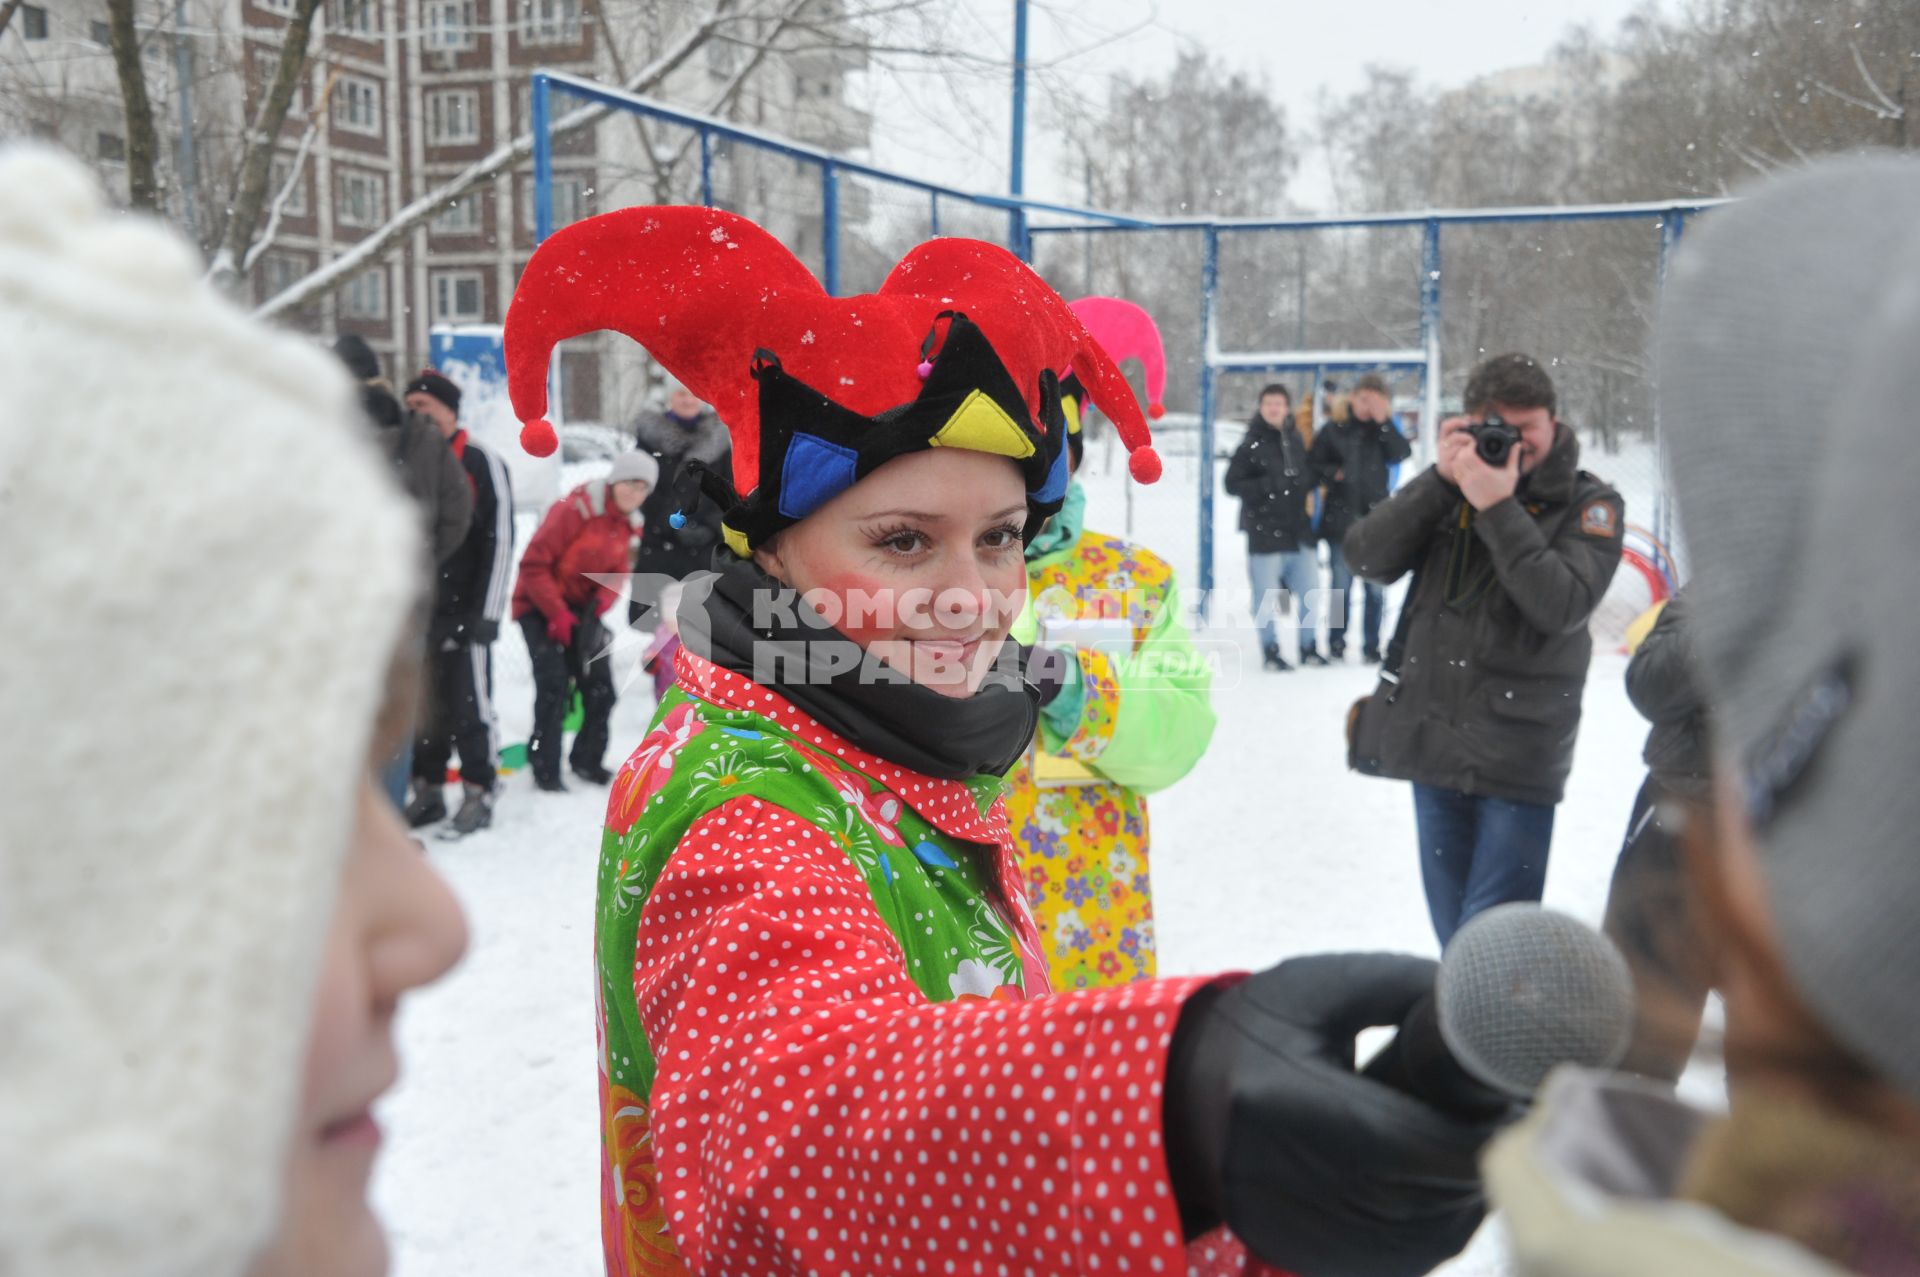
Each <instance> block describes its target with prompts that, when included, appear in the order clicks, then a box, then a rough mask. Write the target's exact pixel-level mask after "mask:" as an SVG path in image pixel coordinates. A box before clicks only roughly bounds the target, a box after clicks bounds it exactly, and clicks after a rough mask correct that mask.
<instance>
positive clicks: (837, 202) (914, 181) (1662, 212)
mask: <svg viewBox="0 0 1920 1277" xmlns="http://www.w3.org/2000/svg"><path fill="white" fill-rule="evenodd" d="M1018 56H1019V55H1018V54H1016V57H1018ZM555 93H562V94H565V95H566V96H567V97H568V98H570V99H577V100H579V101H581V102H585V103H597V104H600V105H603V106H606V107H609V108H611V109H613V110H616V111H624V112H628V113H631V114H634V115H638V116H642V117H644V118H648V119H652V120H656V121H660V122H663V123H667V124H672V125H676V126H679V127H682V128H686V129H691V130H693V131H694V132H695V133H696V134H697V135H698V141H699V158H700V198H701V200H702V202H704V203H705V204H708V205H710V206H711V205H713V204H714V202H715V191H714V180H713V165H714V158H715V157H714V145H713V144H714V141H715V139H721V140H724V141H725V142H727V143H729V144H730V145H732V146H736V147H746V148H749V149H752V150H757V151H760V152H763V153H765V154H769V155H775V156H781V157H784V158H786V159H788V160H792V161H794V162H796V163H799V164H803V165H812V166H815V167H816V168H817V169H818V170H819V173H820V215H821V230H822V234H821V240H822V243H821V250H822V251H821V265H822V269H821V282H822V283H823V284H824V285H825V286H826V288H827V291H829V292H832V293H838V292H839V291H840V282H841V281H840V276H841V251H840V238H841V236H840V230H841V228H840V214H841V182H842V179H843V177H846V176H854V177H858V178H861V179H864V180H866V181H869V182H872V183H875V184H878V185H879V186H882V187H892V188H897V189H899V190H902V191H911V192H917V193H918V194H921V195H924V196H925V197H926V200H927V223H928V226H929V227H930V232H931V234H934V235H939V234H941V233H942V227H941V222H942V217H941V213H942V208H943V203H944V204H945V205H958V206H962V207H966V208H972V209H977V210H984V211H990V212H993V213H995V214H1004V215H1005V216H1006V219H1007V221H1006V228H1007V229H1006V232H1005V242H1006V244H1007V245H1008V247H1009V248H1011V249H1012V250H1013V251H1014V252H1016V253H1018V254H1019V255H1020V256H1021V257H1022V258H1025V259H1027V260H1029V261H1030V260H1032V255H1033V249H1034V244H1035V240H1036V238H1037V237H1039V236H1044V235H1129V234H1142V233H1150V232H1166V231H1197V232H1200V233H1201V234H1202V235H1203V237H1204V252H1203V257H1202V268H1201V278H1200V280H1199V288H1200V294H1201V319H1200V346H1201V349H1200V360H1199V366H1200V385H1199V387H1198V400H1199V417H1200V420H1199V434H1200V456H1201V457H1202V458H1203V459H1208V460H1209V464H1202V465H1201V466H1200V467H1199V472H1200V473H1199V493H1198V498H1199V502H1198V504H1199V512H1198V513H1199V527H1198V532H1199V546H1200V561H1199V564H1198V565H1197V566H1198V571H1197V573H1196V580H1197V583H1198V586H1199V589H1200V591H1201V595H1202V597H1203V598H1204V597H1206V596H1207V595H1209V594H1211V592H1212V590H1213V586H1214V545H1213V523H1214V474H1213V468H1212V465H1211V464H1210V459H1211V458H1212V456H1213V450H1214V409H1215V394H1216V382H1217V380H1218V378H1219V376H1220V375H1222V374H1225V373H1249V372H1281V371H1292V372H1311V373H1313V374H1314V375H1315V377H1316V379H1317V381H1316V384H1317V382H1318V381H1323V380H1324V379H1325V375H1326V374H1327V373H1329V372H1333V371H1380V372H1417V373H1418V374H1419V375H1420V377H1421V383H1422V393H1423V399H1424V404H1425V409H1424V413H1423V419H1424V420H1425V421H1426V422H1427V423H1434V422H1436V421H1437V420H1438V418H1439V411H1440V386H1441V346H1440V337H1441V327H1440V324H1441V315H1442V299H1443V289H1442V282H1443V273H1442V269H1443V268H1442V258H1441V236H1442V231H1443V229H1444V228H1446V227H1450V226H1472V225H1495V224H1518V223H1547V222H1555V223H1568V222H1602V221H1620V220H1634V219H1641V220H1645V221H1648V222H1651V223H1653V224H1654V225H1655V226H1656V227H1657V228H1658V230H1659V236H1660V237H1659V241H1658V250H1657V251H1658V273H1657V277H1664V274H1665V270H1666V259H1667V255H1668V254H1669V253H1670V252H1671V250H1672V249H1673V248H1674V246H1676V245H1677V244H1678V243H1679V241H1680V237H1681V234H1682V233H1683V231H1684V229H1685V225H1686V220H1687V218H1688V217H1689V216H1691V215H1692V214H1694V213H1697V212H1700V211H1702V210H1704V209H1706V208H1709V207H1712V206H1713V205H1714V204H1717V203H1719V202H1720V201H1717V200H1706V201H1697V200H1668V201H1656V202H1650V203H1634V204H1595V205H1563V206H1538V207H1527V208H1476V209H1447V210H1426V211H1421V212H1407V213H1375V214H1354V215H1339V216H1328V217H1292V218H1269V219H1260V218H1157V217H1143V216H1137V215H1134V214H1129V213H1116V212H1112V211H1108V210H1103V209H1093V208H1084V207H1080V206H1076V205H1071V204H1062V203H1057V202H1053V201H1048V200H1035V199H1029V198H1026V197H1025V196H1024V195H1021V194H1019V193H1018V191H1017V190H1016V193H1015V194H1013V195H998V194H991V193H987V192H982V191H972V190H966V189H963V188H960V187H955V186H950V185H945V184H942V183H939V182H930V181H927V180H925V179H922V178H915V177H909V176H906V175H904V174H901V173H896V172H893V171H891V170H888V169H883V168H879V167H877V166H875V165H872V164H866V163H862V162H860V161H858V160H853V159H849V158H847V157H845V156H842V155H837V154H834V153H832V152H830V151H827V150H823V149H821V148H819V147H814V146H809V145H806V144H804V143H800V142H794V141H790V140H788V139H785V138H782V137H779V136H776V135H774V134H771V133H767V132H763V131H760V130H757V129H753V128H749V127H746V126H744V125H740V124H735V123H732V122H730V121H725V120H719V119H714V118H712V117H710V116H704V115H700V114H697V113H695V112H691V111H686V110H683V109H681V108H678V107H674V106H670V105H668V104H666V103H664V102H658V101H655V100H653V99H651V98H647V97H642V96H640V95H638V94H633V93H628V92H625V91H623V90H621V89H617V88H612V87H609V86H607V85H603V84H599V83H597V82H595V81H592V80H587V79H582V78H580V77H578V76H572V75H567V74H564V73H561V72H554V71H540V72H536V73H535V74H534V76H533V85H532V126H533V135H534V145H533V168H534V198H533V216H534V234H535V240H536V242H538V241H539V240H544V239H545V238H546V237H547V236H548V235H550V234H551V233H552V232H553V198H552V186H553V140H552V124H553V118H554V117H553V113H552V109H553V108H552V97H553V95H554V94H555ZM1015 136H1016V145H1018V132H1017V131H1016V135H1015ZM1036 216H1038V217H1041V218H1045V219H1049V220H1048V221H1047V222H1046V223H1045V224H1034V220H1033V219H1034V218H1035V217H1036ZM1388 227H1419V228H1420V230H1421V237H1422V242H1421V274H1420V280H1419V314H1420V330H1419V337H1420V344H1419V346H1418V347H1408V348H1405V349H1380V350H1332V349H1328V350H1271V351H1225V350H1221V349H1220V348H1219V346H1218V344H1217V333H1216V328H1217V325H1216V318H1215V308H1216V303H1217V300H1218V295H1219V290H1220V270H1219V259H1220V244H1221V240H1222V239H1223V237H1232V236H1245V235H1256V234H1295V235H1299V234H1311V233H1314V232H1325V231H1333V230H1351V229H1358V228H1388ZM1302 304H1303V305H1304V302H1303V303H1302ZM1433 433H1434V432H1433V431H1432V430H1431V429H1428V430H1426V431H1424V432H1423V437H1424V439H1425V446H1426V447H1428V448H1431V446H1432V439H1433ZM1663 487H1664V485H1663ZM1653 524H1654V527H1653V531H1654V534H1655V535H1656V536H1657V537H1658V538H1659V539H1660V540H1661V541H1663V542H1670V541H1671V534H1672V519H1671V515H1670V513H1669V511H1668V509H1667V503H1666V502H1665V501H1664V500H1662V501H1658V502H1657V503H1656V507H1655V510H1654V512H1653Z"/></svg>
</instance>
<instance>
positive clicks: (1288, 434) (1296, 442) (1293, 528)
mask: <svg viewBox="0 0 1920 1277" xmlns="http://www.w3.org/2000/svg"><path fill="white" fill-rule="evenodd" d="M1313 486H1314V480H1313V467H1312V466H1311V465H1310V464H1308V461H1307V444H1306V440H1304V439H1302V438H1301V437H1300V428H1299V427H1298V426H1296V425H1295V424H1294V422H1293V400H1292V396H1291V395H1290V394H1289V393H1288V391H1287V388H1286V387H1285V386H1283V385H1281V384H1280V383H1279V382H1274V383H1273V384H1272V385H1270V386H1267V387H1266V388H1264V389H1263V390H1261V392H1260V408H1259V411H1257V412H1255V413H1254V414H1253V418H1252V419H1251V420H1250V421H1248V422H1247V433H1246V434H1245V435H1244V436H1242V437H1241V440H1240V446H1239V447H1238V448H1236V449H1234V452H1233V460H1231V461H1229V462H1228V463H1227V478H1226V488H1227V494H1228V495H1229V496H1234V497H1238V498H1239V499H1240V530H1241V531H1242V532H1244V533H1246V534H1247V579H1248V581H1249V582H1250V583H1251V584H1252V586H1253V607H1254V616H1255V618H1256V620H1255V625H1256V627H1257V626H1258V623H1259V618H1261V617H1263V616H1264V617H1265V618H1266V622H1267V635H1266V641H1265V642H1264V643H1263V644H1262V645H1261V652H1262V655H1263V657H1264V659H1265V664H1266V667H1267V668H1268V669H1270V670H1286V669H1291V668H1293V667H1292V666H1290V665H1288V664H1287V661H1286V658H1285V657H1284V656H1282V655H1281V654H1280V629H1281V622H1282V620H1283V619H1291V617H1292V609H1293V604H1294V603H1295V602H1296V601H1297V602H1298V603H1299V605H1300V614H1301V617H1302V619H1303V620H1305V619H1306V618H1307V617H1309V616H1310V613H1309V612H1308V611H1307V596H1308V594H1309V593H1310V592H1311V591H1313V590H1315V589H1317V588H1319V585H1320V557H1319V546H1318V544H1317V542H1316V541H1315V540H1314V533H1313V516H1312V515H1311V514H1309V513H1308V512H1307V498H1308V497H1309V496H1310V495H1311V494H1312V492H1313ZM1281 589H1285V590H1286V594H1285V595H1284V596H1283V595H1280V594H1277V593H1276V591H1278V590H1281ZM1299 634H1300V660H1301V661H1302V662H1303V663H1305V662H1308V661H1319V654H1318V653H1317V652H1316V651H1315V650H1314V643H1313V628H1312V625H1311V622H1310V621H1309V622H1308V623H1307V625H1306V626H1305V628H1302V629H1301V630H1300V631H1299Z"/></svg>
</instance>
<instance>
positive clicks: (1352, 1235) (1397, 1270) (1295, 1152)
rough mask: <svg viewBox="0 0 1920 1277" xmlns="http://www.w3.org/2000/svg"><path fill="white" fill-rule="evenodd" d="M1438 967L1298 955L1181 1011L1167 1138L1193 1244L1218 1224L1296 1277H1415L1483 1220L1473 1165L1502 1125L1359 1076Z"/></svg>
mask: <svg viewBox="0 0 1920 1277" xmlns="http://www.w3.org/2000/svg"><path fill="white" fill-rule="evenodd" d="M1438 969H1439V968H1438V965H1437V964H1436V963H1433V962H1430V961H1428V960H1426V959H1424V958H1414V957H1408V956H1404V955H1400V954H1388V953H1346V954H1324V955H1316V956H1314V957H1307V958H1294V959H1292V960H1290V961H1287V962H1283V963H1281V964H1280V965H1279V966H1277V967H1274V968H1272V969H1271V970H1268V971H1263V972H1261V973H1260V974H1258V975H1255V976H1252V977H1250V978H1248V979H1246V980H1244V981H1242V982H1240V983H1239V984H1236V985H1232V986H1230V987H1226V988H1215V989H1208V990H1205V991H1203V992H1202V993H1201V994H1200V995H1198V996H1197V997H1195V998H1193V999H1190V1000H1189V1001H1188V1003H1187V1005H1186V1006H1185V1007H1184V1008H1183V1009H1182V1011H1181V1014H1180V1024H1179V1027H1178V1029H1177V1030H1176V1031H1175V1034H1174V1039H1173V1045H1172V1049H1171V1052H1170V1055H1169V1059H1168V1063H1167V1077H1166V1088H1165V1099H1164V1101H1163V1114H1164V1118H1163V1125H1164V1134H1165V1142H1166V1149H1167V1164H1168V1170H1169V1173H1170V1174H1171V1176H1172V1179H1173V1188H1174V1196H1175V1198H1176V1199H1177V1200H1178V1201H1179V1203H1180V1208H1181V1219H1182V1222H1183V1223H1184V1224H1185V1225H1186V1228H1187V1231H1188V1235H1189V1236H1195V1235H1197V1234H1198V1233H1200V1232H1203V1231H1205V1230H1206V1229H1208V1228H1211V1227H1213V1226H1214V1225H1215V1224H1217V1223H1220V1222H1223V1221H1224V1222H1225V1223H1226V1224H1227V1226H1228V1227H1229V1228H1231V1229H1232V1230H1233V1231H1234V1233H1235V1234H1236V1235H1237V1236H1238V1237H1239V1238H1240V1240H1242V1241H1243V1242H1245V1243H1246V1244H1247V1246H1248V1247H1249V1248H1250V1249H1251V1250H1252V1251H1253V1253H1254V1254H1256V1255H1257V1256H1259V1257H1260V1258H1261V1259H1262V1260H1263V1261H1265V1262H1266V1263H1268V1264H1271V1265H1274V1266H1275V1267H1279V1268H1284V1269H1287V1270H1288V1271H1290V1272H1293V1273H1295V1274H1298V1277H1414V1275H1415V1274H1420V1273H1425V1272H1427V1271H1429V1270H1430V1269H1432V1268H1433V1267H1434V1266H1435V1265H1437V1264H1439V1263H1441V1262H1443V1261H1445V1260H1447V1259H1449V1258H1451V1257H1452V1256H1454V1255H1456V1254H1458V1253H1459V1252H1460V1251H1461V1250H1462V1249H1463V1248H1464V1247H1465V1246H1466V1244H1467V1242H1468V1241H1470V1240H1471V1239H1472V1237H1473V1234H1474V1230H1475V1229H1477V1228H1478V1227H1479V1226H1480V1221H1481V1219H1482V1217H1483V1216H1484V1215H1485V1213H1486V1198H1485V1195H1484V1193H1483V1191H1482V1188H1481V1185H1480V1174H1479V1156H1480V1151H1481V1149H1482V1148H1484V1147H1485V1145H1486V1142H1487V1141H1488V1140H1489V1139H1491V1138H1492V1136H1493V1134H1494V1132H1495V1131H1496V1130H1497V1129H1498V1127H1497V1125H1495V1124H1492V1123H1487V1122H1481V1121H1475V1120H1470V1119H1467V1118H1463V1117H1457V1116H1454V1115H1450V1114H1447V1113H1443V1112H1440V1111H1439V1110H1437V1109H1434V1108H1432V1107H1430V1106H1428V1105H1427V1104H1425V1103H1423V1102H1422V1101H1420V1100H1416V1099H1414V1098H1413V1097H1411V1096H1408V1095H1403V1094H1401V1093H1400V1092H1398V1091H1395V1090H1393V1089H1391V1088H1389V1087H1387V1086H1385V1085H1383V1084H1381V1083H1379V1082H1375V1081H1373V1080H1372V1079H1370V1078H1365V1077H1361V1076H1360V1075H1359V1074H1357V1073H1356V1072H1355V1071H1354V1037H1355V1036H1356V1035H1357V1034H1358V1033H1359V1032H1360V1030H1362V1029H1365V1028H1371V1027H1374V1026H1376V1025H1396V1024H1398V1023H1399V1022H1400V1021H1401V1019H1402V1018H1403V1017H1404V1016H1405V1015H1406V1014H1407V1012H1408V1011H1409V1010H1410V1009H1412V1007H1413V1006H1414V1004H1415V1003H1417V1002H1419V1001H1420V999H1421V998H1423V997H1425V996H1427V995H1428V994H1430V993H1432V992H1433V981H1434V974H1435V972H1436V971H1437V970H1438Z"/></svg>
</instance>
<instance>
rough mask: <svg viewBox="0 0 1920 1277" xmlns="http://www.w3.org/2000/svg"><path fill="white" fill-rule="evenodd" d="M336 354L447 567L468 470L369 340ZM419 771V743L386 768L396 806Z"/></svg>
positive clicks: (467, 496)
mask: <svg viewBox="0 0 1920 1277" xmlns="http://www.w3.org/2000/svg"><path fill="white" fill-rule="evenodd" d="M333 353H334V355H335V356H336V357H337V358H338V359H339V360H340V362H341V363H343V364H345V365H346V367H347V371H348V372H349V373H350V374H352V376H353V378H354V380H356V381H358V382H359V383H360V407H361V409H362V410H363V411H365V413H366V415H367V420H368V421H369V422H370V423H372V425H373V429H374V437H375V439H376V440H377V441H378V443H379V445H380V448H381V449H382V451H383V452H385V454H386V456H387V459H388V460H389V461H391V462H392V463H393V468H394V472H395V476H396V477H397V478H398V479H399V481H400V486H401V487H402V488H404V489H406V492H407V495H409V496H411V497H412V498H413V500H414V504H415V505H417V506H419V508H420V526H421V538H422V548H423V549H424V550H425V551H426V553H427V564H428V566H430V567H437V566H438V565H439V564H442V563H445V562H446V561H447V559H448V558H449V557H450V556H451V555H452V554H453V552H454V551H455V550H458V549H459V548H460V543H461V542H462V541H463V540H465V539H466V535H467V529H468V527H469V526H471V525H472V523H473V490H472V489H471V488H469V487H468V486H467V477H466V472H465V471H463V470H462V469H461V468H460V463H459V462H458V461H456V460H454V456H453V452H452V451H451V450H450V449H449V448H448V447H447V441H446V440H445V439H443V438H441V437H440V433H439V431H437V430H435V429H434V428H433V427H432V426H431V425H429V424H428V423H427V422H426V421H424V420H422V419H421V418H420V417H419V416H418V415H417V414H415V413H411V412H408V411H407V410H406V409H404V408H402V407H401V406H400V401H399V400H398V399H396V398H395V397H394V394H393V384H392V383H391V382H389V381H388V380H387V379H386V376H385V374H383V373H382V372H381V370H380V357H379V356H378V355H376V354H374V353H373V348H372V347H371V346H369V345H367V343H366V340H365V339H364V338H362V337H360V336H358V335H356V334H354V333H342V334H341V335H340V336H339V337H338V338H336V339H335V340H334V343H333ZM412 770H413V740H412V737H411V736H409V737H407V739H406V743H404V744H403V745H401V746H400V752H399V753H398V754H396V755H395V756H394V757H393V759H392V760H391V761H389V762H388V763H387V764H386V765H384V766H383V767H381V769H380V784H381V787H382V788H384V789H385V790H386V791H387V797H388V798H391V799H392V800H393V805H394V806H395V807H396V808H405V807H406V805H407V779H408V777H409V775H410V774H411V773H412Z"/></svg>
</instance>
